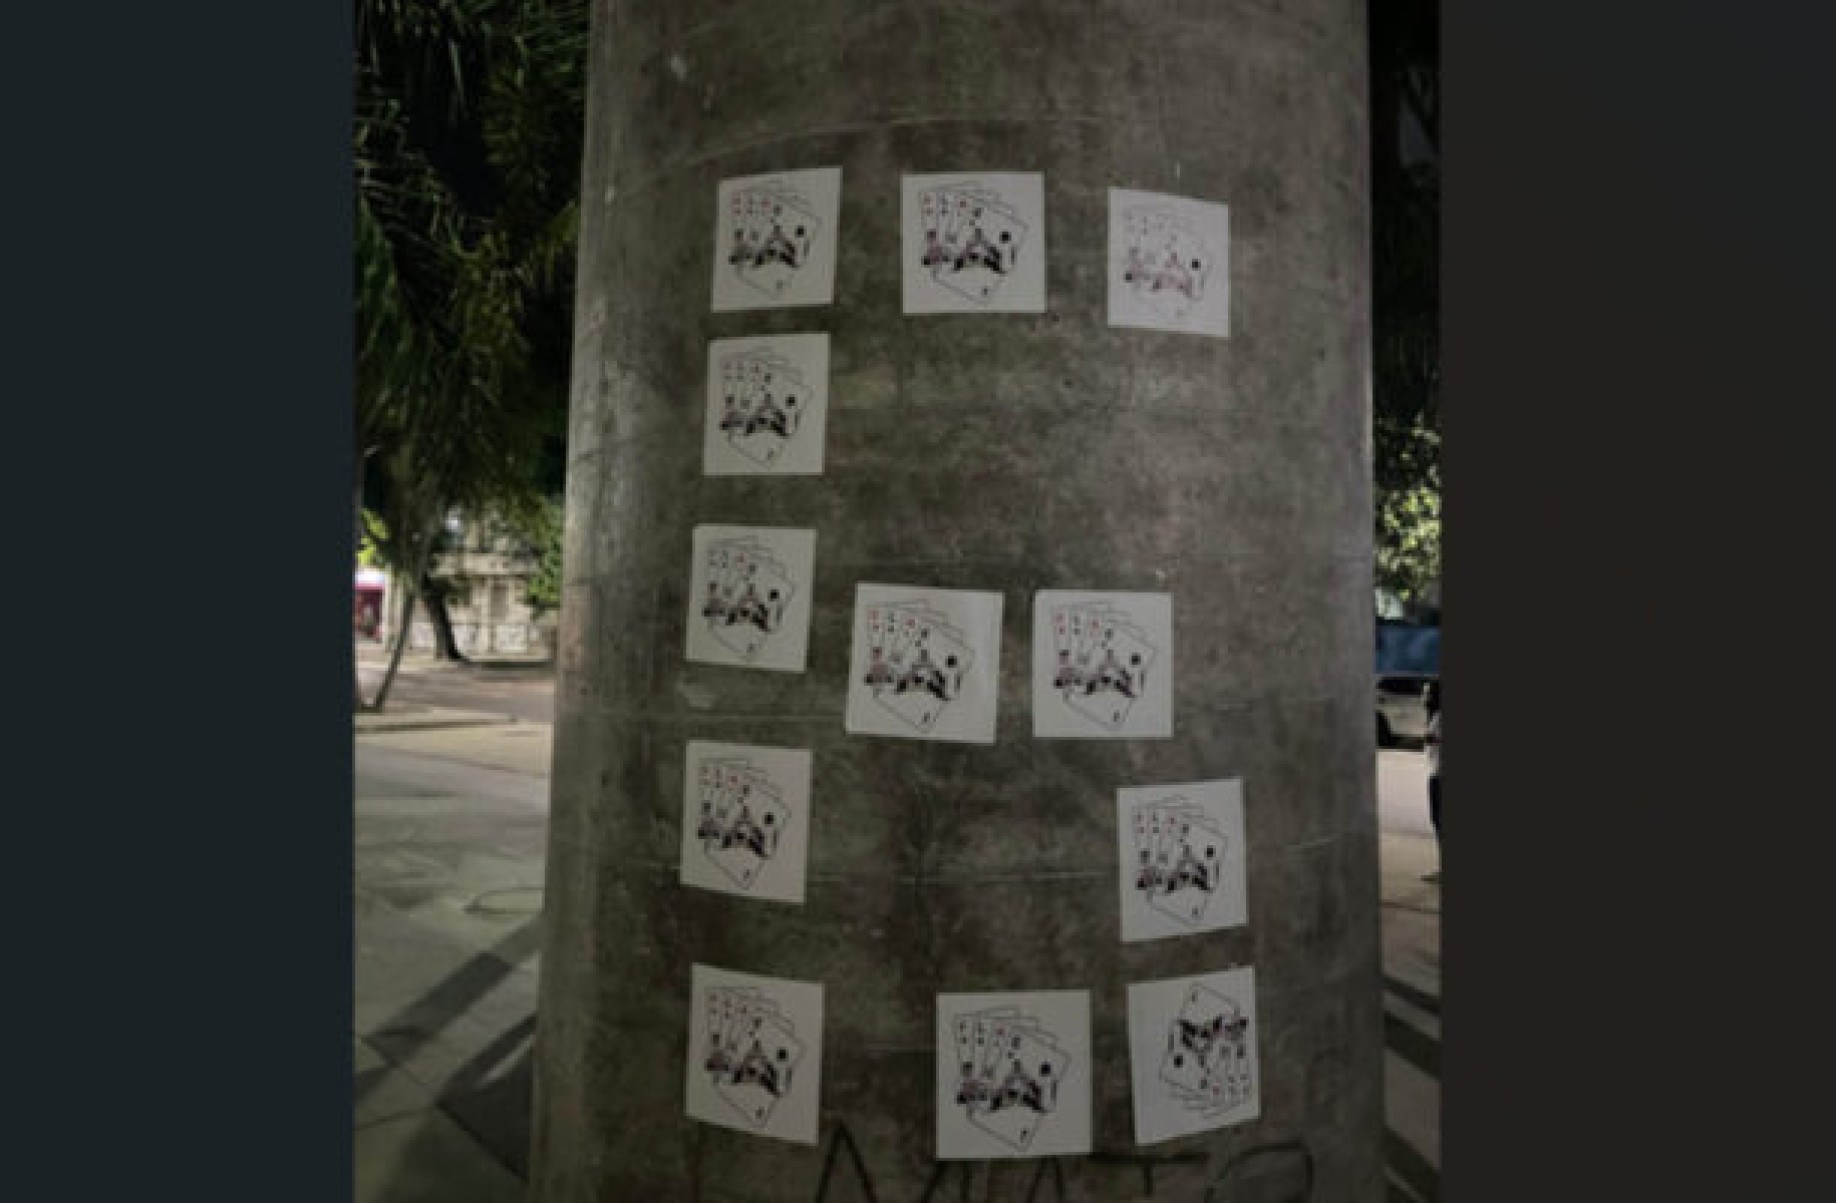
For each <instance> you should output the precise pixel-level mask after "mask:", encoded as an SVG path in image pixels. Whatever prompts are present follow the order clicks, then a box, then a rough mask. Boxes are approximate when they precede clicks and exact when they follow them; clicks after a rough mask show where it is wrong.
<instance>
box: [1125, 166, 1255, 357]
mask: <svg viewBox="0 0 1836 1203" xmlns="http://www.w3.org/2000/svg"><path fill="white" fill-rule="evenodd" d="M1109 324H1110V325H1112V326H1133V327H1136V328H1139V329H1146V330H1177V331H1183V332H1185V333H1188V334H1205V335H1210V336H1212V337H1214V338H1227V337H1229V335H1230V210H1229V208H1228V207H1227V206H1225V205H1221V204H1215V203H1213V202H1210V201H1200V200H1191V199H1188V198H1186V197H1182V196H1167V195H1165V194H1163V193H1158V192H1131V191H1128V190H1127V189H1124V188H1111V189H1110V190H1109Z"/></svg>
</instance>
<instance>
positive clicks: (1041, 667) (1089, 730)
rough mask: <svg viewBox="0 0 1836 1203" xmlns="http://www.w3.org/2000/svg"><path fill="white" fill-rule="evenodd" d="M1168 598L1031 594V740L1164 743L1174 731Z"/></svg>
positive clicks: (1156, 595)
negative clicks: (1151, 740)
mask: <svg viewBox="0 0 1836 1203" xmlns="http://www.w3.org/2000/svg"><path fill="white" fill-rule="evenodd" d="M1173 665H1174V659H1173V598H1172V595H1171V594H1167V593H1082V592H1067V591H1061V590H1051V589H1047V590H1041V591H1040V592H1038V593H1035V594H1034V595H1033V735H1034V737H1035V738H1039V739H1166V738H1170V737H1171V736H1172V734H1173Z"/></svg>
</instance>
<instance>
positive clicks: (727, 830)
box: [680, 740, 810, 903]
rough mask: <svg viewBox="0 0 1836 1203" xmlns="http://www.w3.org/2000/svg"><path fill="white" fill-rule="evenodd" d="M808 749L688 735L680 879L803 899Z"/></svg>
mask: <svg viewBox="0 0 1836 1203" xmlns="http://www.w3.org/2000/svg"><path fill="white" fill-rule="evenodd" d="M809 805H810V753H809V751H808V750H807V749H803V748H766V747H755V746H752V745H750V744H726V743H710V742H705V741H701V740H691V741H690V742H689V745H688V758H687V767H686V770H685V772H684V775H683V800H682V859H681V869H680V874H681V881H682V884H683V885H686V886H694V887H696V888H698V889H703V890H715V891H719V892H721V893H725V894H740V895H744V896H746V897H749V898H766V899H771V900H773V901H777V902H792V903H801V902H802V901H803V889H804V874H805V867H806V864H807V861H808V857H809Z"/></svg>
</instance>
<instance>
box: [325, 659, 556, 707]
mask: <svg viewBox="0 0 1836 1203" xmlns="http://www.w3.org/2000/svg"><path fill="white" fill-rule="evenodd" d="M385 664H386V661H385V660H384V659H383V658H382V657H381V656H380V655H377V654H373V653H371V652H369V651H365V652H364V653H362V658H361V659H360V661H359V663H358V672H359V674H360V677H361V680H362V681H363V692H364V696H365V697H366V698H367V697H371V696H373V695H374V694H375V692H376V687H377V686H378V685H379V684H381V682H382V676H383V669H384V667H385ZM389 701H390V703H391V704H395V703H401V704H402V705H404V706H439V707H442V708H445V709H451V710H480V711H484V712H485V713H487V714H501V715H504V716H505V717H507V718H513V719H515V720H516V721H518V722H520V723H552V722H554V721H555V675H554V669H553V668H552V667H550V666H547V665H529V666H524V665H496V664H492V665H481V664H439V663H436V662H434V661H431V660H427V659H410V658H408V657H406V656H404V657H403V659H402V666H401V668H400V670H399V671H397V673H396V674H395V683H394V684H393V685H391V686H390V687H389Z"/></svg>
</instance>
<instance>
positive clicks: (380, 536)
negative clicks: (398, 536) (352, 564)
mask: <svg viewBox="0 0 1836 1203" xmlns="http://www.w3.org/2000/svg"><path fill="white" fill-rule="evenodd" d="M362 517H363V536H362V538H361V539H360V540H359V542H358V544H357V566H358V567H359V568H387V567H391V566H392V565H391V561H390V560H389V557H388V555H387V553H386V552H385V551H384V549H385V548H386V547H388V545H389V524H388V523H386V522H384V521H383V520H382V516H381V515H380V514H378V513H377V512H376V511H375V510H372V509H370V508H369V507H367V506H366V507H365V508H364V511H363V514H362Z"/></svg>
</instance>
